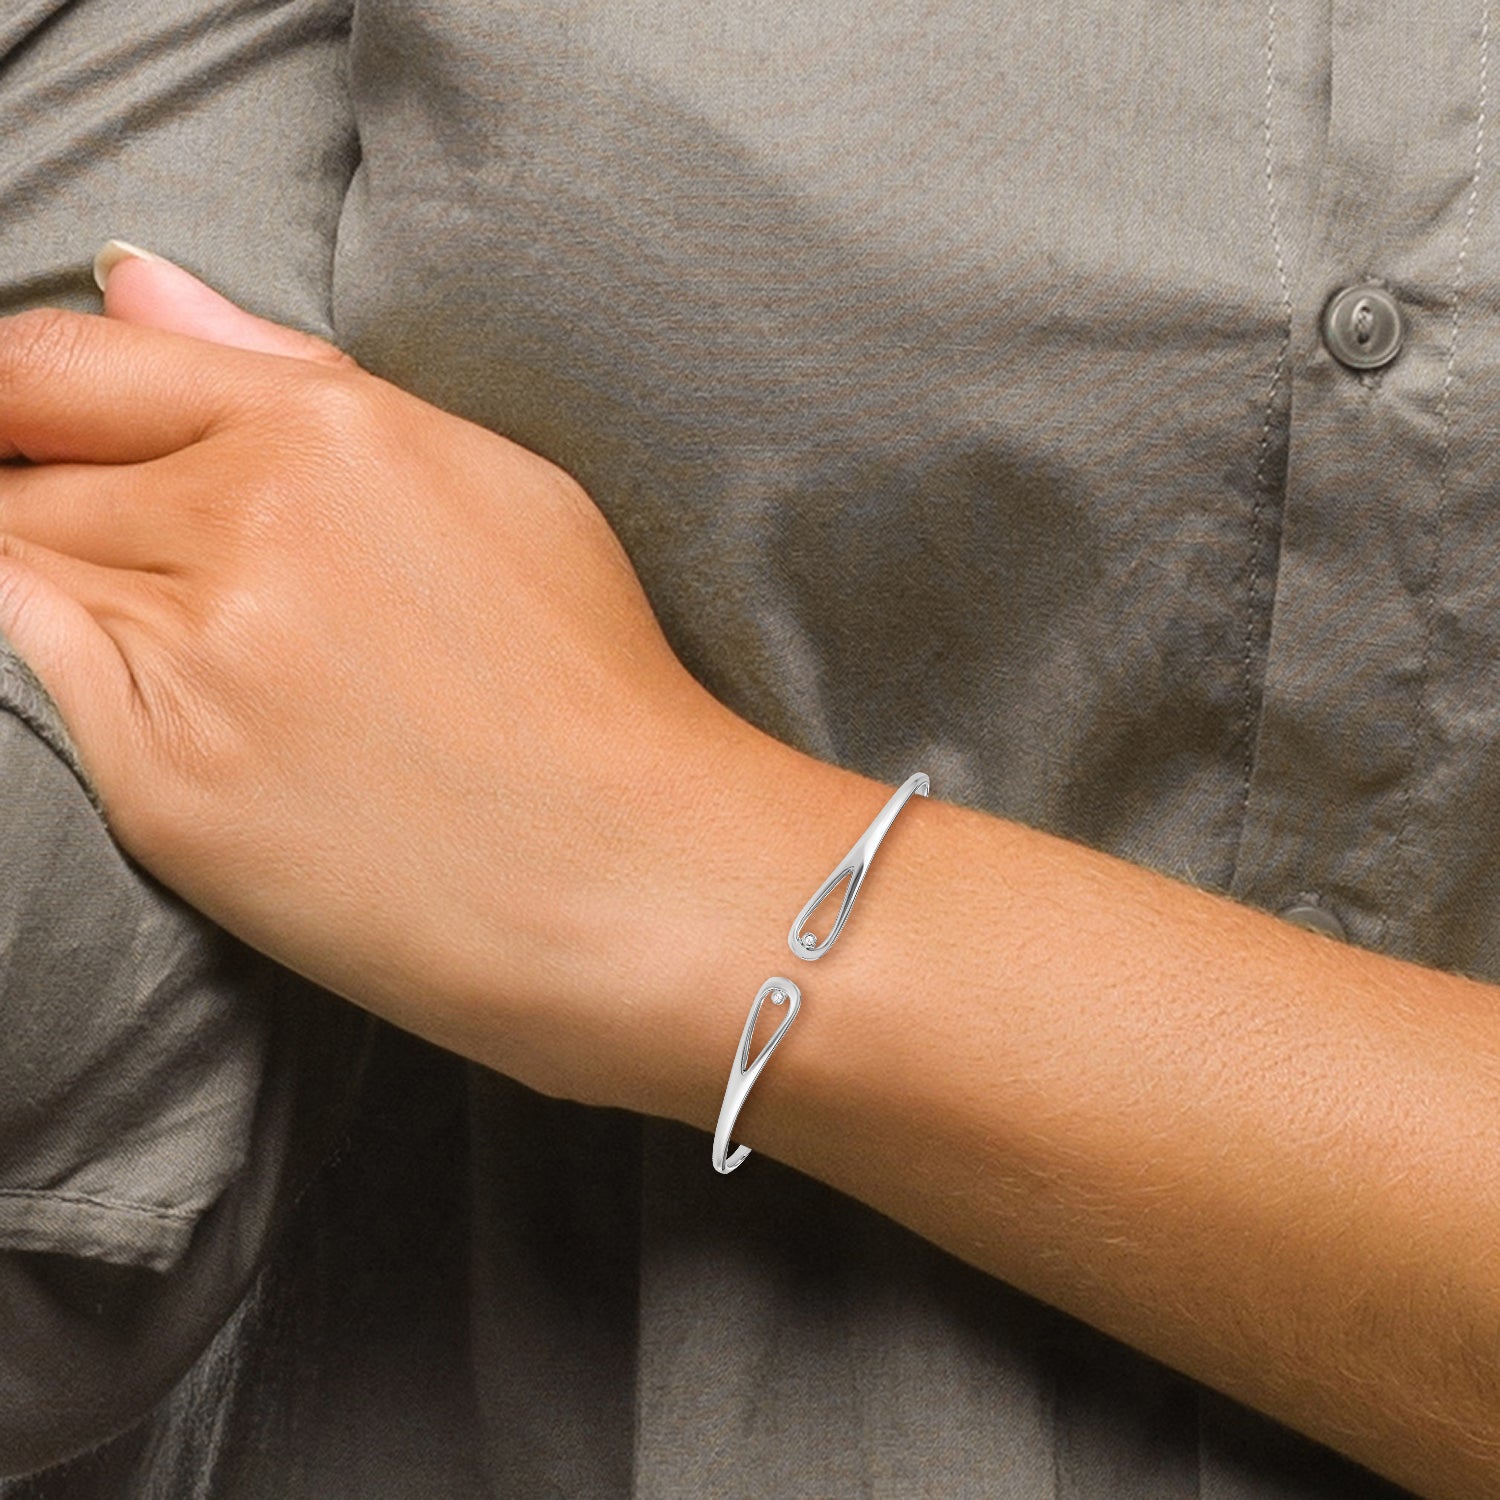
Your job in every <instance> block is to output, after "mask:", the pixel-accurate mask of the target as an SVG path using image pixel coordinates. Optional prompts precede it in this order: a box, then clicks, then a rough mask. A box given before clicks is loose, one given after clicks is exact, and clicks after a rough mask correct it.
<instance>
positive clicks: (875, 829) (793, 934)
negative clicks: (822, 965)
mask: <svg viewBox="0 0 1500 1500" xmlns="http://www.w3.org/2000/svg"><path fill="white" fill-rule="evenodd" d="M931 786H932V783H931V782H930V781H929V780H928V777H927V773H926V772H925V771H914V772H912V774H911V775H910V776H908V777H907V778H906V780H905V781H903V782H902V783H901V785H900V786H899V787H897V788H896V790H895V791H894V792H893V793H892V794H891V798H890V801H888V802H887V803H886V805H885V806H884V807H883V808H881V810H880V813H879V815H878V816H877V817H876V819H875V821H874V822H873V823H871V824H870V826H869V827H868V828H867V829H865V831H864V833H863V834H862V835H861V837H860V839H859V842H858V843H856V844H855V846H854V847H853V848H852V849H851V850H850V851H849V852H848V853H847V854H846V855H845V856H844V857H843V858H842V859H841V860H840V861H839V862H838V864H836V865H835V866H834V867H833V874H831V875H830V876H829V877H828V879H827V880H825V881H824V882H823V884H822V885H820V886H819V887H818V889H817V891H816V893H815V894H814V896H813V898H812V900H811V901H809V902H808V903H807V905H806V906H804V907H803V908H802V910H801V911H799V912H798V913H797V920H796V921H795V922H793V923H792V930H791V931H790V932H789V933H787V937H786V941H787V946H788V947H789V948H790V949H791V950H792V952H793V953H795V954H796V955H797V957H798V958H801V959H806V960H807V962H809V963H811V962H813V960H814V959H819V958H822V956H823V955H824V954H825V953H827V952H828V950H829V949H830V948H831V947H833V944H834V940H835V939H836V938H837V937H838V935H839V933H841V932H842V931H843V930H844V923H845V922H847V921H848V920H849V912H850V910H851V908H852V907H853V906H854V898H855V897H856V896H857V895H859V887H860V882H861V881H863V880H864V878H865V871H866V870H868V869H869V868H870V861H871V860H872V859H874V858H875V851H876V850H877V849H878V848H879V847H880V841H881V839H883V838H884V837H885V836H886V832H887V830H889V828H890V826H891V824H892V823H894V822H895V821H896V814H897V813H898V812H900V811H901V809H902V808H903V807H905V806H906V802H907V799H908V798H909V797H911V796H913V795H916V796H918V797H925V796H926V795H927V793H928V791H929V790H930V789H931ZM841 880H847V881H848V882H849V889H848V890H847V891H845V892H844V900H843V903H842V904H841V905H840V907H839V914H838V917H837V918H836V919H835V920H834V924H833V931H832V932H830V933H829V934H828V936H827V937H826V938H823V939H822V940H821V941H819V939H818V937H817V935H816V934H815V933H810V932H804V931H803V928H805V927H806V926H807V923H808V920H809V919H810V918H811V916H812V914H813V913H814V912H815V911H816V910H817V909H818V907H820V906H821V905H822V904H823V902H824V901H826V900H827V899H828V897H829V896H830V895H831V894H832V893H833V890H834V887H835V886H837V885H838V883H839V882H840V881H841ZM809 938H811V939H812V941H811V942H809V941H808V939H809Z"/></svg>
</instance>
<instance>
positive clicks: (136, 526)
mask: <svg viewBox="0 0 1500 1500" xmlns="http://www.w3.org/2000/svg"><path fill="white" fill-rule="evenodd" d="M159 463H160V461H158V463H153V464H123V465H120V466H118V467H116V466H114V465H101V464H71V463H61V464H23V465H8V466H6V467H4V468H0V532H3V533H5V534H7V535H9V536H12V537H15V538H17V539H18V540H19V541H22V542H28V543H30V544H32V545H33V546H40V547H46V548H47V549H48V550H49V551H52V552H58V553H62V554H64V555H65V556H68V557H72V558H76V559H78V560H79V561H80V562H87V563H93V564H95V565H96V566H99V567H105V568H139V569H151V570H170V569H173V568H176V567H177V566H179V565H180V564H181V563H182V562H183V561H184V560H185V558H186V554H187V551H188V548H189V546H190V544H191V542H192V540H193V539H192V538H191V536H189V535H186V534H185V533H184V521H185V517H184V516H183V515H182V514H181V513H180V510H178V509H173V510H172V512H171V522H170V527H169V525H168V522H167V519H166V513H164V511H163V508H162V507H161V506H160V505H157V504H154V503H152V502H153V500H154V498H155V495H154V492H155V491H157V490H159V489H160V488H161V486H162V483H163V479H164V476H163V475H162V474H160V473H159V472H158V465H159Z"/></svg>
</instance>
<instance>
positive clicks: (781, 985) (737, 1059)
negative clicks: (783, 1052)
mask: <svg viewBox="0 0 1500 1500" xmlns="http://www.w3.org/2000/svg"><path fill="white" fill-rule="evenodd" d="M767 997H769V998H770V1001H771V1004H772V1005H784V1004H786V1003H787V1002H788V1001H790V1002H791V1009H790V1010H788V1011H787V1013H786V1019H785V1020H784V1021H783V1022H782V1023H781V1025H780V1026H778V1027H777V1028H776V1033H775V1035H774V1036H772V1038H771V1040H770V1041H769V1042H767V1043H766V1045H765V1046H764V1047H762V1048H761V1049H760V1055H759V1056H758V1057H757V1058H756V1059H755V1061H754V1062H751V1061H750V1042H751V1039H752V1038H753V1037H754V1035H755V1023H756V1021H757V1020H758V1019H759V1018H760V1008H761V1006H762V1005H764V1004H765V1002H766V999H767ZM801 1008H802V991H801V990H799V989H798V988H797V986H796V985H795V984H793V983H792V981H791V980H790V979H782V978H781V977H780V976H779V975H773V976H772V977H771V978H770V979H768V980H766V982H765V983H764V984H763V985H761V987H760V989H758V990H757V991H756V993H755V999H754V1001H753V1002H752V1003H751V1006H750V1015H749V1017H748V1018H747V1019H746V1021H745V1031H744V1035H742V1036H741V1037H740V1050H739V1051H738V1052H736V1053H735V1055H734V1066H733V1067H731V1068H730V1070H729V1083H728V1085H727V1087H726V1088H725V1090H724V1103H723V1104H722V1105H721V1106H720V1108H719V1123H718V1126H717V1128H716V1129H715V1130H714V1168H715V1170H717V1171H720V1172H732V1171H734V1169H735V1168H736V1167H737V1166H739V1164H740V1163H741V1162H742V1161H744V1159H745V1158H746V1157H747V1156H749V1154H750V1148H749V1147H748V1146H738V1147H736V1148H735V1152H734V1155H733V1156H731V1157H729V1158H728V1159H727V1160H726V1159H725V1155H724V1153H725V1152H726V1151H728V1150H729V1132H730V1131H731V1130H733V1129H734V1122H735V1121H736V1120H737V1119H738V1118H739V1113H740V1108H741V1106H742V1105H743V1104H744V1102H745V1100H746V1099H747V1098H749V1096H750V1090H751V1089H752V1088H753V1087H754V1086H755V1080H756V1079H757V1078H759V1077H760V1074H761V1069H763V1068H764V1067H765V1065H766V1062H767V1060H768V1059H769V1058H770V1056H771V1053H772V1052H773V1051H775V1049H776V1044H777V1042H779V1041H780V1040H781V1039H782V1037H784V1036H785V1035H786V1033H787V1028H788V1027H789V1026H790V1025H791V1024H792V1022H793V1021H795V1020H796V1019H797V1012H798V1011H799V1010H801Z"/></svg>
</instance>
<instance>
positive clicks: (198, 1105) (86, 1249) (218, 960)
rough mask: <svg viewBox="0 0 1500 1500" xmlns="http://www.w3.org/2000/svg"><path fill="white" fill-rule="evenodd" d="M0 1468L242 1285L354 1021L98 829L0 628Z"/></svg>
mask: <svg viewBox="0 0 1500 1500" xmlns="http://www.w3.org/2000/svg"><path fill="white" fill-rule="evenodd" d="M0 787H3V789H4V792H3V797H0V858H3V861H4V869H5V872H6V879H5V881H4V884H3V886H0V1476H14V1475H18V1474H23V1473H29V1472H33V1471H35V1470H37V1469H41V1468H43V1467H45V1466H47V1465H50V1464H53V1463H55V1462H58V1461H59V1460H61V1459H63V1458H66V1457H68V1456H70V1455H72V1454H75V1453H78V1452H81V1451H83V1450H85V1449H88V1448H92V1447H94V1446H96V1445H97V1444H99V1443H101V1442H103V1441H104V1440H105V1439H107V1438H109V1437H111V1436H113V1435H114V1434H116V1433H118V1432H120V1431H122V1430H124V1429H125V1428H126V1427H128V1426H130V1425H132V1424H134V1423H135V1422H136V1421H138V1420H140V1419H141V1418H143V1417H144V1416H145V1415H146V1414H147V1413H148V1412H149V1411H150V1409H151V1408H152V1406H153V1405H155V1403H156V1402H157V1401H158V1400H159V1399H160V1398H161V1397H162V1396H163V1395H164V1394H165V1393H166V1391H167V1390H168V1389H169V1388H170V1387H171V1385H172V1384H174V1383H175V1381H176V1380H177V1379H179V1378H180V1377H181V1375H182V1374H183V1373H184V1372H185V1371H186V1369H187V1368H188V1367H189V1366H190V1365H191V1364H192V1363H193V1361H194V1360H195V1359H196V1358H197V1356H198V1354H199V1353H200V1352H201V1351H202V1349H203V1348H205V1347H206V1346H207V1344H208V1343H209V1341H210V1340H211V1339H212V1338H213V1336H214V1334H215V1333H216V1332H217V1330H218V1329H219V1327H220V1326H221V1325H222V1324H223V1323H224V1322H225V1321H226V1320H227V1319H228V1318H229V1317H230V1315H231V1314H232V1312H233V1311H234V1309H235V1307H236V1305H237V1304H238V1302H239V1300H240V1298H241V1297H242V1296H243V1294H244V1292H245V1290H246V1288H247V1286H248V1285H249V1282H250V1280H251V1277H252V1276H253V1274H254V1272H255V1269H256V1267H257V1264H258V1263H259V1261H260V1260H261V1259H262V1257H263V1256H264V1254H265V1252H266V1249H267V1247H268V1245H269V1244H270V1242H271V1240H272V1239H273V1238H274V1236H275V1234H276V1233H277V1231H278V1229H279V1227H280V1224H281V1222H282V1220H283V1219H284V1218H285V1215H286V1212H287V1210H288V1209H289V1207H290V1205H291V1203H292V1201H293V1200H294V1199H295V1197H296V1195H297V1193H298V1192H299V1191H300V1189H301V1186H302V1185H303V1184H304V1183H305V1182H306V1181H308V1180H309V1179H310V1177H311V1174H312V1173H313V1171H315V1170H316V1168H317V1166H318V1164H319V1163H320V1162H321V1160H322V1158H323V1157H324V1155H325V1154H326V1153H327V1150H328V1149H329V1147H330V1146H331V1144H332V1140H333V1138H334V1134H335V1132H336V1130H337V1128H338V1122H339V1119H340V1118H341V1111H342V1109H343V1108H344V1107H345V1106H346V1103H347V1100H348V1099H351V1098H352V1094H353V1088H354V1086H355V1083H356V1081H357V1077H358V1073H359V1067H358V1058H359V1056H360V1054H361V1050H362V1047H363V1045H364V1040H363V1039H364V1037H365V1036H366V1035H367V1034H368V1018H366V1017H364V1016H363V1015H362V1014H361V1013H360V1012H358V1011H356V1010H354V1008H353V1007H351V1006H348V1005H347V1004H345V1003H344V1002H342V1001H340V1000H338V999H337V998H336V997H334V996H331V995H328V994H326V992H323V991H321V990H318V989H317V988H316V987H315V986H313V985H311V984H309V983H308V982H306V981H303V980H301V979H299V978H298V977H297V976H295V975H292V974H289V973H288V972H287V971H285V970H283V969H280V968H279V967H278V966H277V965H275V964H273V963H272V962H271V961H270V960H268V959H266V958H265V957H263V956H262V955H260V954H258V953H255V952H254V951H253V950H251V949H249V948H247V947H245V946H244V945H243V944H240V943H238V942H237V941H236V940H234V939H233V938H231V937H230V936H229V935H228V934H226V933H224V932H223V931H222V930H221V929H219V928H217V927H215V926H214V925H213V924H212V923H211V922H209V921H208V919H206V918H205V917H203V916H201V915H200V914H198V913H197V912H195V911H193V910H192V909H191V908H190V907H188V906H186V905H185V904H184V903H182V902H181V901H180V900H178V899H177V898H176V897H175V896H173V895H172V894H171V893H170V892H169V891H167V890H165V889H164V888H163V887H162V886H160V885H159V884H158V883H157V882H155V881H154V880H152V879H151V877H150V876H149V875H147V874H146V873H145V872H144V871H142V870H141V869H140V868H139V867H138V866H136V865H134V864H133V863H132V862H131V861H130V860H129V859H128V858H127V857H126V856H125V855H124V854H123V853H122V852H121V851H120V850H119V849H118V847H117V846H116V845H115V844H114V843H113V841H112V840H111V838H110V837H109V834H108V831H107V829H106V826H105V823H104V821H103V819H102V817H101V816H100V814H99V810H98V808H97V806H96V804H95V802H94V799H93V797H92V795H91V791H90V788H89V787H88V785H87V783H86V781H85V780H84V778H83V776H82V773H81V771H80V769H79V766H78V763H77V760H76V756H75V754H74V752H73V749H72V746H71V744H70V743H69V741H68V739H67V736H66V733H65V731H64V729H63V726H62V724H61V722H60V720H59V719H58V717H57V714H56V710H55V708H54V707H53V706H52V704H51V702H50V700H49V699H48V698H47V696H46V694H45V693H44V692H43V690H42V689H41V687H40V685H39V684H38V683H37V682H36V681H35V679H34V677H33V676H32V675H31V673H30V672H29V671H28V670H27V669H26V668H25V666H24V665H23V664H22V663H21V662H20V661H19V660H18V659H17V658H16V657H15V656H14V655H12V654H11V653H10V652H9V650H8V648H7V647H5V646H4V645H3V643H0Z"/></svg>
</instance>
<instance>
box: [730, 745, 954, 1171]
mask: <svg viewBox="0 0 1500 1500" xmlns="http://www.w3.org/2000/svg"><path fill="white" fill-rule="evenodd" d="M930 787H931V782H930V781H929V780H928V778H927V774H926V772H924V771H915V772H913V773H912V775H910V776H908V777H907V778H906V780H905V781H904V782H902V784H901V785H900V786H899V787H897V788H896V790H895V792H893V793H892V794H891V797H890V800H889V801H888V802H887V803H886V804H885V806H884V807H883V808H881V810H880V812H879V814H878V815H877V816H876V818H875V821H874V822H873V823H871V824H870V826H869V827H868V828H867V829H865V831H864V833H863V835H862V836H861V837H860V839H859V842H858V843H856V844H855V846H854V847H853V848H852V849H851V850H850V851H849V852H848V854H846V855H845V856H844V858H843V859H841V860H840V861H839V863H838V865H837V866H836V867H835V869H834V872H833V874H832V875H830V876H829V877H828V879H827V880H825V881H824V882H823V884H822V885H821V886H820V887H819V888H818V893H817V895H815V896H814V897H813V898H812V900H811V901H809V902H808V903H807V905H806V906H804V907H803V908H802V910H801V911H800V912H798V913H797V920H796V921H795V922H793V923H792V930H791V932H790V933H789V934H788V936H787V942H788V943H789V944H790V946H791V950H792V952H793V953H795V954H796V955H797V957H798V958H802V959H806V960H807V961H808V962H811V961H812V960H813V959H817V958H821V957H822V956H823V955H824V954H825V953H826V952H827V951H828V950H829V949H830V948H831V947H833V944H834V940H835V939H836V938H837V937H838V935H839V933H841V932H842V931H843V930H844V923H845V922H847V921H848V920H849V909H850V908H851V907H852V906H853V905H854V898H855V897H856V896H857V895H858V894H859V887H860V883H861V882H862V881H863V880H864V878H865V872H866V871H867V870H868V869H869V868H870V861H871V860H872V859H873V858H874V857H875V851H876V850H877V849H878V848H879V847H880V841H881V839H883V838H884V837H885V835H886V831H887V830H888V829H889V828H890V826H891V824H892V823H893V822H894V821H895V818H896V814H897V813H899V812H900V811H901V809H902V808H903V807H905V806H906V802H907V799H908V798H909V797H912V796H918V797H925V796H926V795H927V793H928V790H929V789H930ZM846 878H847V879H848V881H849V889H848V891H846V892H845V894H844V900H843V905H842V906H840V908H839V914H838V920H837V921H836V922H835V923H834V924H833V931H832V932H830V933H829V934H828V936H827V937H826V938H825V939H824V940H823V941H822V942H821V943H820V942H819V941H818V939H817V937H816V936H815V935H814V934H813V933H810V932H804V931H803V930H802V929H803V927H804V926H805V925H806V923H807V920H808V918H809V917H810V916H811V915H812V913H813V912H814V911H815V910H816V909H817V907H818V906H819V904H820V903H821V902H822V901H823V900H824V899H825V898H826V897H827V896H828V895H829V894H830V893H831V892H832V891H833V889H834V887H835V886H837V885H838V883H839V881H840V880H843V879H846ZM768 997H769V999H770V1001H771V1003H772V1005H784V1004H786V1003H787V1002H788V1001H790V1008H789V1009H788V1011H787V1014H786V1019H785V1020H784V1021H782V1023H781V1025H780V1026H778V1027H777V1028H776V1032H775V1035H774V1036H772V1038H771V1040H770V1041H769V1042H767V1043H766V1045H765V1046H764V1047H762V1048H761V1050H760V1055H759V1056H758V1057H757V1058H756V1059H755V1061H754V1062H751V1061H750V1043H751V1041H752V1040H753V1039H754V1037H755V1023H756V1021H757V1020H758V1019H759V1018H760V1008H761V1006H762V1005H764V1004H765V1002H766V1000H767V998H768ZM801 1008H802V991H801V990H799V989H798V988H797V986H796V985H795V984H793V983H792V981H791V980H790V979H783V978H782V977H781V976H780V975H773V976H772V977H771V978H770V979H768V980H766V982H765V983H764V984H763V985H761V987H760V988H759V989H758V990H757V991H756V992H755V999H754V1000H753V1001H751V1003H750V1014H749V1016H747V1017H746V1019H745V1030H744V1032H743V1034H742V1035H741V1037H740V1046H739V1051H738V1052H736V1053H735V1055H734V1063H733V1065H732V1066H731V1067H730V1069H729V1082H728V1083H727V1084H726V1085H725V1087H724V1103H723V1104H722V1105H721V1106H720V1107H719V1123H718V1126H717V1127H716V1128H715V1130H714V1149H713V1161H714V1170H715V1171H718V1172H726V1173H727V1172H732V1171H734V1169H735V1168H736V1167H737V1166H739V1165H740V1163H741V1162H743V1161H744V1160H745V1158H746V1157H747V1156H749V1155H750V1148H749V1147H748V1146H738V1147H736V1148H735V1151H734V1154H733V1155H729V1154H728V1152H729V1132H730V1131H731V1130H733V1129H734V1122H735V1121H736V1120H737V1119H738V1118H739V1113H740V1109H741V1107H742V1106H743V1105H744V1103H745V1100H746V1099H747V1098H748V1097H749V1094H750V1090H751V1089H752V1088H753V1087H754V1086H755V1080H756V1079H757V1078H759V1077H760V1075H761V1070H762V1069H763V1068H764V1067H765V1065H766V1063H767V1061H768V1060H769V1059H770V1056H771V1053H772V1051H773V1050H774V1049H775V1047H776V1044H777V1042H779V1041H780V1040H781V1039H782V1037H784V1036H785V1035H786V1033H787V1029H788V1028H789V1027H790V1026H791V1024H792V1022H793V1021H795V1020H796V1019H797V1012H798V1011H799V1010H801Z"/></svg>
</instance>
